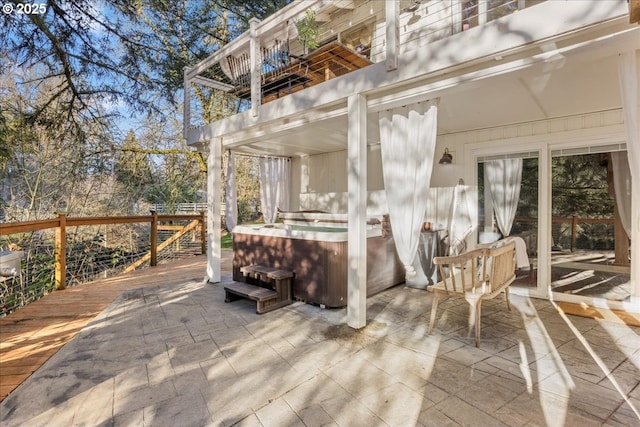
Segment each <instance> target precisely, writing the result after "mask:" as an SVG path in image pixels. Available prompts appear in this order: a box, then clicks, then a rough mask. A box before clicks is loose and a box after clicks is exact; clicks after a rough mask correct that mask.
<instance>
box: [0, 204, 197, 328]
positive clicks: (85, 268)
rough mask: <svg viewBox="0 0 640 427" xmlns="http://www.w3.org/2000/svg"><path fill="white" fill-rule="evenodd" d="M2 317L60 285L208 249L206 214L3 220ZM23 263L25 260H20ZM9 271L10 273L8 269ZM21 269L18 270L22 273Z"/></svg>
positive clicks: (0, 243)
mask: <svg viewBox="0 0 640 427" xmlns="http://www.w3.org/2000/svg"><path fill="white" fill-rule="evenodd" d="M0 249H2V250H3V252H1V253H0V257H3V259H4V258H6V255H11V254H15V253H19V254H20V257H21V258H22V260H18V263H17V269H16V270H17V271H13V270H14V269H13V268H11V269H3V271H0V273H1V274H0V317H1V316H3V315H5V314H7V313H9V312H12V311H14V310H16V309H18V308H19V307H21V306H23V305H26V304H28V303H29V302H31V301H34V300H36V299H39V298H41V297H42V296H44V295H46V294H47V293H49V292H51V291H53V290H54V289H64V288H65V287H69V286H74V285H78V284H81V283H85V282H90V281H93V280H97V279H100V278H106V277H109V276H113V275H116V274H120V273H123V272H127V271H132V270H135V269H137V268H141V267H144V266H154V265H157V264H159V263H162V262H164V261H167V260H172V259H176V258H182V257H186V256H192V255H194V254H204V253H206V222H205V214H204V213H199V214H192V215H158V214H157V213H156V212H154V211H152V213H151V215H146V216H145V215H141V216H118V217H82V218H78V217H67V216H66V215H65V214H60V215H58V217H57V218H55V219H49V220H39V221H27V222H17V223H5V224H0ZM20 261H21V262H20ZM4 270H7V271H4ZM16 273H17V274H16Z"/></svg>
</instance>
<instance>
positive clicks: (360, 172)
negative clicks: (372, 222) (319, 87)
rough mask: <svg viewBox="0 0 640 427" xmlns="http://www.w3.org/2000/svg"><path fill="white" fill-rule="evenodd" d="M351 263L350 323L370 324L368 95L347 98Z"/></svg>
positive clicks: (348, 307)
mask: <svg viewBox="0 0 640 427" xmlns="http://www.w3.org/2000/svg"><path fill="white" fill-rule="evenodd" d="M347 112H348V113H347V118H348V122H349V124H348V135H347V145H348V147H349V148H348V150H347V172H348V179H347V183H348V184H347V185H348V188H347V190H348V221H349V222H348V224H349V228H348V232H347V236H348V239H349V243H348V266H347V324H348V325H349V326H351V327H352V328H355V329H360V328H363V327H364V326H365V325H366V324H367V99H366V98H365V97H364V96H363V95H360V94H355V95H351V96H349V98H348V99H347Z"/></svg>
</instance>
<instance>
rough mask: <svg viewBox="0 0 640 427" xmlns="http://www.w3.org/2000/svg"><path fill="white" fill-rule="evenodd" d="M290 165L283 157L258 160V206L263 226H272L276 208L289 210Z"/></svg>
mask: <svg viewBox="0 0 640 427" xmlns="http://www.w3.org/2000/svg"><path fill="white" fill-rule="evenodd" d="M290 181H291V165H290V162H289V159H287V158H284V157H267V158H261V159H260V204H261V205H262V216H263V218H264V222H265V224H273V223H274V222H275V220H276V214H277V210H278V208H280V209H282V210H288V209H289V198H290V195H289V184H290Z"/></svg>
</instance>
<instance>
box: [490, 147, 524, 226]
mask: <svg viewBox="0 0 640 427" xmlns="http://www.w3.org/2000/svg"><path fill="white" fill-rule="evenodd" d="M484 179H485V185H488V187H489V192H490V193H491V200H492V201H493V211H494V213H495V215H496V221H497V222H498V228H499V229H500V232H501V233H502V235H503V236H505V237H507V236H508V235H509V234H510V233H511V226H512V225H513V219H514V218H515V216H516V210H517V209H518V200H519V199H520V184H521V182H522V159H501V160H490V161H488V162H485V164H484Z"/></svg>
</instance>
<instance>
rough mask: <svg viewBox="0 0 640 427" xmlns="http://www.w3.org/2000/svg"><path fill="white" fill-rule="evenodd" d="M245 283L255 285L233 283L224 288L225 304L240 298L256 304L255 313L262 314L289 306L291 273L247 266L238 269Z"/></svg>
mask: <svg viewBox="0 0 640 427" xmlns="http://www.w3.org/2000/svg"><path fill="white" fill-rule="evenodd" d="M240 272H241V273H242V275H243V276H244V277H245V281H246V280H248V279H253V280H254V281H256V282H257V284H252V283H243V282H233V283H229V284H227V285H225V286H224V291H225V299H224V301H225V302H231V301H235V300H238V299H240V298H246V299H250V300H252V301H255V302H256V313H258V314H262V313H267V312H269V311H272V310H275V309H277V308H281V307H284V306H285V305H289V304H291V302H292V299H291V281H292V279H293V277H294V273H293V272H292V271H287V270H280V269H277V268H272V267H265V266H262V265H248V266H245V267H241V268H240Z"/></svg>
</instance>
